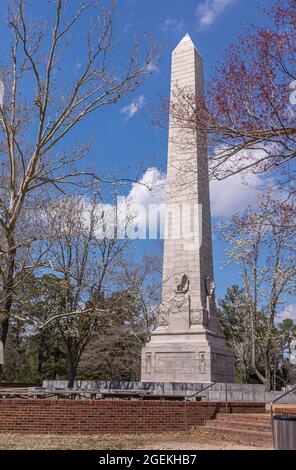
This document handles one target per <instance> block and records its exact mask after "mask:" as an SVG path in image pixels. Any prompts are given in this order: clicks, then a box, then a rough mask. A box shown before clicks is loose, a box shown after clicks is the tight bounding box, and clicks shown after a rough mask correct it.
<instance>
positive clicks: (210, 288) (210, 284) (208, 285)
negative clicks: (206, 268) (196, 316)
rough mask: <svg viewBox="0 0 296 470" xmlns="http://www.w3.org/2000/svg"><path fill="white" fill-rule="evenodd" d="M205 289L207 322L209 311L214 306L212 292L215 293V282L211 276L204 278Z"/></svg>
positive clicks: (209, 315)
mask: <svg viewBox="0 0 296 470" xmlns="http://www.w3.org/2000/svg"><path fill="white" fill-rule="evenodd" d="M205 289H206V309H207V317H208V318H207V320H208V322H209V320H210V317H211V311H212V309H213V306H214V294H215V282H214V280H213V279H212V278H211V276H206V279H205Z"/></svg>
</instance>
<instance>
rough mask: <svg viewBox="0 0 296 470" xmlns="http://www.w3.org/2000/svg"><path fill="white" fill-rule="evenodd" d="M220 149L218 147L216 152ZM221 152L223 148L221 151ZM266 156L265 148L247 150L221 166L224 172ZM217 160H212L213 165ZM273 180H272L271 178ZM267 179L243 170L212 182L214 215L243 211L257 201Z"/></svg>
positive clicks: (239, 167)
mask: <svg viewBox="0 0 296 470" xmlns="http://www.w3.org/2000/svg"><path fill="white" fill-rule="evenodd" d="M218 151H219V150H218V149H216V152H218ZM219 154H220V155H222V154H221V150H220V151H219ZM265 156H266V151H265V150H264V149H254V150H245V151H241V152H238V153H237V154H236V155H235V156H234V157H233V158H232V159H228V160H227V161H226V162H225V163H224V164H223V167H221V169H220V170H221V171H222V173H223V174H226V173H228V172H229V171H232V172H234V171H236V170H240V169H242V168H244V167H245V166H246V165H247V164H250V163H251V162H252V161H253V162H258V161H259V160H261V159H262V158H264V157H265ZM214 163H215V160H210V162H209V164H210V165H213V164H214ZM269 181H270V182H272V180H269ZM266 183H267V180H266V179H264V178H263V177H262V176H261V175H258V174H255V173H253V172H252V170H243V171H241V172H239V173H237V174H233V175H232V176H228V177H227V178H226V179H223V180H221V181H219V180H212V181H211V182H210V192H211V211H212V216H214V217H231V216H232V214H233V213H234V212H238V213H240V212H243V211H244V210H245V209H246V207H247V206H248V205H249V204H253V203H255V202H256V198H257V196H258V193H259V192H260V191H261V190H262V188H263V187H264V186H266Z"/></svg>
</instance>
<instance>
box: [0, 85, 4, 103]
mask: <svg viewBox="0 0 296 470" xmlns="http://www.w3.org/2000/svg"><path fill="white" fill-rule="evenodd" d="M3 103H4V84H3V82H2V81H1V80H0V106H3Z"/></svg>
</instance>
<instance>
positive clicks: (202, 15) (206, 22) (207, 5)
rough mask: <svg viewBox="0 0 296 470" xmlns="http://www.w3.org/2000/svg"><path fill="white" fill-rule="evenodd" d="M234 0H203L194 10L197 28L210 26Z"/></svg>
mask: <svg viewBox="0 0 296 470" xmlns="http://www.w3.org/2000/svg"><path fill="white" fill-rule="evenodd" d="M235 1H236V0H204V1H203V2H202V3H201V4H200V5H199V6H198V7H197V10H196V16H197V18H198V27H199V29H205V28H207V27H209V26H211V25H212V24H213V23H215V21H216V20H217V18H218V16H219V15H221V14H222V13H223V12H224V10H225V8H226V7H227V6H228V5H231V4H232V3H234V2H235Z"/></svg>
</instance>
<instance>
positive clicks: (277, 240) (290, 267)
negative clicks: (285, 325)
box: [224, 190, 296, 390]
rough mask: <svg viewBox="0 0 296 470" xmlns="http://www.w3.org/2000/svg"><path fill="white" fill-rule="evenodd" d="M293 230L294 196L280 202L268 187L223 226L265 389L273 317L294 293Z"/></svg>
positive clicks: (254, 364)
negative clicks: (256, 203)
mask: <svg viewBox="0 0 296 470" xmlns="http://www.w3.org/2000/svg"><path fill="white" fill-rule="evenodd" d="M293 199H294V198H293ZM292 202H293V203H292ZM295 235H296V233H295V200H293V201H290V202H289V203H288V202H281V201H280V200H279V199H278V198H276V197H274V196H273V194H272V191H271V190H268V191H267V192H265V193H263V194H262V195H261V196H260V197H259V208H252V207H249V208H248V209H247V211H246V213H245V214H244V215H243V216H238V215H235V216H233V218H232V221H231V223H229V224H227V225H226V227H224V237H225V239H226V242H227V243H228V244H229V245H230V248H229V249H227V256H228V259H229V262H230V263H235V264H237V265H238V267H239V269H240V273H241V278H242V283H243V288H244V295H245V303H246V305H245V309H244V310H245V312H246V315H247V316H248V319H249V320H248V321H249V325H250V334H251V344H250V349H251V368H252V371H253V373H255V374H256V375H257V377H258V379H259V380H261V381H262V382H263V383H265V385H266V389H267V390H269V389H270V386H271V367H272V361H273V349H274V345H275V344H274V343H275V322H276V318H277V315H278V313H280V311H281V310H282V309H283V308H284V305H285V304H286V302H287V301H288V299H289V296H293V295H295V279H296V267H295V266H296V251H295V243H294V240H295ZM260 357H261V358H262V363H261V364H260V363H259V362H260ZM258 358H259V359H258ZM260 366H262V367H263V371H262V369H261V370H260Z"/></svg>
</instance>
